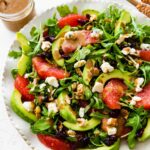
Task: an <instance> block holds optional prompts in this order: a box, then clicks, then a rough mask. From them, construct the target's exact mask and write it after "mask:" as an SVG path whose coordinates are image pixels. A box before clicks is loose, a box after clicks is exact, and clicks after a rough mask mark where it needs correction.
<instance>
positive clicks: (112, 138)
mask: <svg viewBox="0 0 150 150" xmlns="http://www.w3.org/2000/svg"><path fill="white" fill-rule="evenodd" d="M116 141H117V137H116V136H115V135H110V136H108V137H106V138H105V140H104V143H105V144H106V145H107V146H111V145H113V144H114V143H115V142H116Z"/></svg>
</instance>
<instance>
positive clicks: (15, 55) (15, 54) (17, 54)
mask: <svg viewBox="0 0 150 150" xmlns="http://www.w3.org/2000/svg"><path fill="white" fill-rule="evenodd" d="M21 55H22V51H14V50H12V51H10V52H9V53H8V56H9V57H13V58H14V59H17V58H19V57H21Z"/></svg>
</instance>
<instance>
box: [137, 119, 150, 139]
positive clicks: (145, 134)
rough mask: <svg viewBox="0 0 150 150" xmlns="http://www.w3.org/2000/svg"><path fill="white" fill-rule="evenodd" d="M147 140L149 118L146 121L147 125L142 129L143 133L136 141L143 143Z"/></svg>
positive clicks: (149, 128)
mask: <svg viewBox="0 0 150 150" xmlns="http://www.w3.org/2000/svg"><path fill="white" fill-rule="evenodd" d="M149 138H150V118H149V119H148V122H147V125H146V127H145V129H144V132H143V134H142V136H141V137H140V138H138V140H139V141H140V142H143V141H145V140H147V139H149Z"/></svg>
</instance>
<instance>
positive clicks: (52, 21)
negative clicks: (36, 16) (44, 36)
mask: <svg viewBox="0 0 150 150" xmlns="http://www.w3.org/2000/svg"><path fill="white" fill-rule="evenodd" d="M57 22H58V20H57V19H56V17H55V16H53V18H49V19H48V20H47V21H46V22H45V25H46V26H47V27H48V30H49V36H56V35H57V34H58V33H59V31H60V28H59V27H58V24H57Z"/></svg>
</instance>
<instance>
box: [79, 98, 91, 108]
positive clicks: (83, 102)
mask: <svg viewBox="0 0 150 150" xmlns="http://www.w3.org/2000/svg"><path fill="white" fill-rule="evenodd" d="M88 104H89V103H88V102H87V101H84V100H80V101H79V105H80V106H81V107H86V106H87V105H88Z"/></svg>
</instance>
